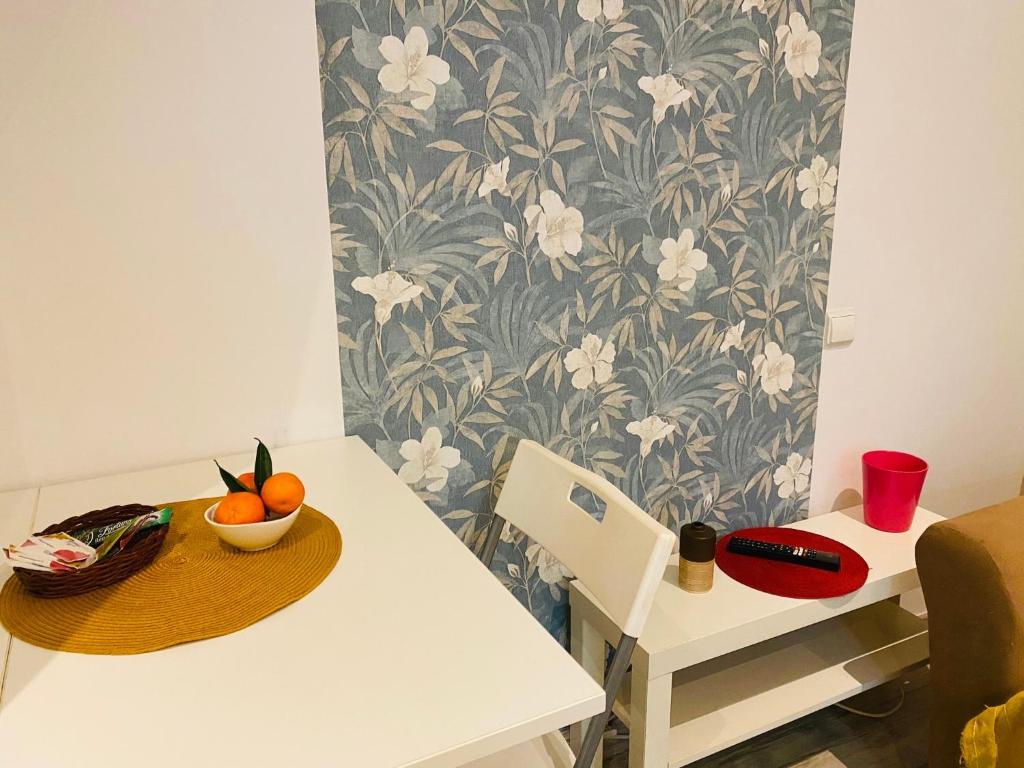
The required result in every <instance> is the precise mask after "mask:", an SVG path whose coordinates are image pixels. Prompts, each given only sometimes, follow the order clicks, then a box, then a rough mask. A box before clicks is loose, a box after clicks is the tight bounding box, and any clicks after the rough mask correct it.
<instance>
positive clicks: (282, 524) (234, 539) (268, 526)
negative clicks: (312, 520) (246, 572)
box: [203, 501, 302, 552]
mask: <svg viewBox="0 0 1024 768" xmlns="http://www.w3.org/2000/svg"><path fill="white" fill-rule="evenodd" d="M219 504H220V502H219V501H218V502H217V504H214V505H213V506H212V507H210V508H209V509H207V510H206V513H205V514H204V515H203V517H205V518H206V522H207V523H208V524H209V526H210V527H211V528H213V530H214V531H216V533H217V535H218V536H219V537H220V539H221V541H224V542H227V543H228V544H230V545H231V546H233V547H238V548H239V549H243V550H245V551H246V552H259V551H260V550H261V549H270V548H271V547H272V546H274V545H275V544H277V542H279V541H280V540H281V537H282V536H284V535H285V534H286V533H288V529H289V528H291V527H292V524H293V523H294V522H295V519H296V518H297V517H298V516H299V512H300V511H301V510H302V507H301V506H300V507H299V508H298V509H296V510H295V511H294V512H292V513H291V514H289V515H285V516H284V517H279V518H277V519H275V520H265V521H264V522H262V523H240V524H238V525H224V524H223V523H218V522H217V521H215V520H214V519H213V515H214V513H215V512H216V511H217V506H218V505H219Z"/></svg>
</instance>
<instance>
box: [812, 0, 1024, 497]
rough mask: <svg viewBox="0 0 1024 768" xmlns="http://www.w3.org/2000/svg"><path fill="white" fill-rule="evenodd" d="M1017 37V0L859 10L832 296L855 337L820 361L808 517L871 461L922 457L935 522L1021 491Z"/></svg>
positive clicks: (1022, 155) (1023, 382)
mask: <svg viewBox="0 0 1024 768" xmlns="http://www.w3.org/2000/svg"><path fill="white" fill-rule="evenodd" d="M968 6H969V12H967V9H968ZM1021 29H1024V4H1022V3H1021V2H1020V0H986V2H983V3H981V2H979V3H970V4H965V3H963V2H962V0H956V1H954V0H901V1H900V2H881V1H880V0H859V2H858V4H857V10H856V17H855V21H854V31H853V51H852V60H851V64H850V79H849V84H848V85H849V89H848V94H847V107H846V121H845V125H844V133H843V148H842V159H841V170H840V180H839V193H838V201H837V205H838V213H837V221H836V236H835V243H834V246H835V247H834V250H833V258H832V270H831V285H830V289H829V301H830V302H831V303H832V305H833V306H853V307H855V308H856V310H857V323H858V329H857V337H856V340H855V341H854V342H853V344H852V345H850V346H849V347H847V348H845V349H827V350H826V351H825V358H824V362H823V365H822V374H821V396H820V402H819V410H818V423H817V439H816V444H815V449H814V471H813V478H812V486H811V505H812V511H813V512H822V511H827V510H829V509H830V508H831V506H832V504H833V502H834V500H835V498H836V496H837V495H838V494H839V493H840V492H841V491H843V489H845V488H855V489H858V490H859V489H860V466H859V455H860V453H861V452H862V451H864V450H866V449H870V448H895V449H903V450H908V451H911V452H914V453H917V454H919V455H920V456H922V457H924V458H925V459H927V460H928V461H929V463H930V471H929V476H928V480H927V483H926V485H925V494H924V498H923V502H922V503H923V504H924V505H925V506H928V507H929V508H931V509H934V510H935V511H937V512H940V513H943V514H947V515H951V514H957V513H960V512H964V511H968V510H970V509H973V508H976V507H979V506H982V505H985V504H989V503H994V502H996V501H1000V500H1002V499H1005V498H1008V497H1010V496H1014V495H1017V494H1018V493H1019V492H1020V490H1021V479H1022V476H1024V325H1022V316H1024V311H1022V308H1024V245H1022V237H1021V232H1020V226H1021V221H1022V220H1024V183H1022V179H1024V146H1022V143H1024V134H1022V127H1021V126H1022V125H1024V88H1022V86H1021V83H1020V76H1021V73H1022V72H1024V46H1021V45H1020V40H1021Z"/></svg>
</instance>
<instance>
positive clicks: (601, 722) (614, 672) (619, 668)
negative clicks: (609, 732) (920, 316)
mask: <svg viewBox="0 0 1024 768" xmlns="http://www.w3.org/2000/svg"><path fill="white" fill-rule="evenodd" d="M634 648H636V638H635V637H629V636H628V635H623V636H622V639H621V640H619V645H618V647H617V648H616V649H615V654H614V655H613V656H612V663H611V664H610V665H609V666H608V674H607V675H605V684H604V712H603V713H602V714H600V715H596V716H595V717H593V718H591V720H590V725H589V726H587V732H586V734H585V735H584V736H583V746H582V747H581V748H580V752H579V754H578V755H576V762H575V763H574V764H573V768H591V764H592V763H593V762H594V755H595V754H597V748H598V747H599V746H600V744H601V739H602V738H603V737H604V729H605V728H607V727H608V720H609V718H610V717H611V714H612V705H613V704H614V703H615V697H616V695H617V694H618V693H619V687H620V686H621V685H622V681H623V679H625V677H626V670H627V669H629V660H630V658H631V657H632V656H633V649H634Z"/></svg>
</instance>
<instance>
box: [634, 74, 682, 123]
mask: <svg viewBox="0 0 1024 768" xmlns="http://www.w3.org/2000/svg"><path fill="white" fill-rule="evenodd" d="M637 85H638V86H639V87H640V90H641V91H643V92H644V93H647V94H650V96H651V98H652V99H654V107H653V109H654V122H655V124H658V123H660V122H661V121H662V120H664V119H665V115H666V114H668V110H669V108H670V107H678V106H679V105H680V104H682V103H683V102H685V101H686V100H687V99H689V98H690V97H691V96H693V93H692V92H691V91H690V90H688V89H686V88H684V87H683V86H682V85H680V84H679V81H678V80H676V78H675V76H674V75H671V74H667V73H666V74H664V75H658V76H657V77H651V76H650V75H645V76H644V77H641V78H640V79H639V80H638V81H637Z"/></svg>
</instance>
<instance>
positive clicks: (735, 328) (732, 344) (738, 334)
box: [718, 320, 747, 352]
mask: <svg viewBox="0 0 1024 768" xmlns="http://www.w3.org/2000/svg"><path fill="white" fill-rule="evenodd" d="M746 325H747V321H746V320H740V321H739V322H738V323H736V325H732V326H729V328H728V329H726V331H725V338H723V339H722V346H721V347H719V348H718V350H719V352H728V351H729V350H730V349H734V348H735V349H743V329H744V328H745V327H746Z"/></svg>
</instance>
